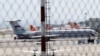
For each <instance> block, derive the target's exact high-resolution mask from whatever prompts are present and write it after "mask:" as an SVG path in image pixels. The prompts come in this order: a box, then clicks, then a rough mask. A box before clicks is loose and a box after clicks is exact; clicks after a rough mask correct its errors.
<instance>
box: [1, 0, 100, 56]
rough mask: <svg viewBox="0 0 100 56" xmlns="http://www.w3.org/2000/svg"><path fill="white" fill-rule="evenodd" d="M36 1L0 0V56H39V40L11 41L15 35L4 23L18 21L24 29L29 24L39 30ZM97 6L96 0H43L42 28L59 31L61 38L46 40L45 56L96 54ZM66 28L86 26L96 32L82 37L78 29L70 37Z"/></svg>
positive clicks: (99, 11)
mask: <svg viewBox="0 0 100 56" xmlns="http://www.w3.org/2000/svg"><path fill="white" fill-rule="evenodd" d="M40 2H41V0H0V56H41V42H40V39H27V40H26V39H18V40H14V37H16V34H15V33H14V30H13V29H12V27H11V25H10V24H9V22H7V21H15V20H21V21H20V22H19V24H20V25H21V26H22V27H23V28H25V30H26V31H31V30H30V25H33V26H35V27H36V28H37V30H38V31H40V30H41V22H40V21H41V20H40V17H41V15H40V14H41V13H40V6H41V3H40ZM99 5H100V0H47V2H45V9H46V26H47V29H46V30H50V31H51V30H53V33H54V34H55V31H58V33H57V34H61V36H60V37H61V38H59V37H58V38H56V39H51V40H49V41H47V42H46V49H47V56H50V55H51V56H100V50H99V49H100V48H99V47H100V44H99V43H100V39H99V33H100V31H99V29H100V16H99V15H100V6H99ZM73 24H74V26H73ZM75 24H76V25H75ZM49 26H51V27H49ZM51 28H52V29H51ZM69 28H70V29H77V30H79V29H80V28H81V29H84V30H85V29H87V28H88V29H92V30H94V31H93V32H95V31H96V32H97V33H95V34H94V35H96V36H92V37H91V35H88V36H87V37H84V34H82V33H80V32H79V33H78V34H77V33H76V34H77V35H73V34H72V35H73V36H72V35H71V34H67V33H64V31H63V30H65V31H66V30H70V29H69ZM77 30H76V31H77ZM85 31H86V30H85ZM73 32H74V30H73ZM62 33H63V34H62ZM84 33H85V32H84ZM90 33H91V32H90ZM74 34H75V33H74ZM78 37H79V38H78ZM90 38H93V39H90Z"/></svg>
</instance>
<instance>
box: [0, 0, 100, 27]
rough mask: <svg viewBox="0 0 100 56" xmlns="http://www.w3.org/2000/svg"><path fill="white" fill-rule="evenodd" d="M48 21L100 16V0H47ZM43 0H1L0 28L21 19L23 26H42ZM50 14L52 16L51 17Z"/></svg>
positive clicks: (66, 20)
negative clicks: (41, 10) (41, 7)
mask: <svg viewBox="0 0 100 56" xmlns="http://www.w3.org/2000/svg"><path fill="white" fill-rule="evenodd" d="M47 1H49V2H50V3H45V5H46V7H47V8H50V9H46V14H47V16H48V17H47V18H46V20H47V23H50V24H66V23H68V22H80V21H85V20H88V19H89V18H100V0H47ZM40 3H41V0H0V25H1V26H0V28H3V27H9V26H10V25H9V24H8V22H6V21H9V20H17V19H20V20H21V22H20V24H22V26H26V25H30V24H32V25H35V26H40V25H41V22H40V5H41V4H40ZM49 16H50V17H49Z"/></svg>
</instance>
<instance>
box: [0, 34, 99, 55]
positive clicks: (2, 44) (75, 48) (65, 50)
mask: <svg viewBox="0 0 100 56" xmlns="http://www.w3.org/2000/svg"><path fill="white" fill-rule="evenodd" d="M13 36H14V35H13V34H11V35H9V34H6V35H0V56H33V55H34V53H35V54H36V56H40V55H41V43H40V42H36V40H32V41H28V42H22V40H16V41H15V40H13ZM46 45H47V46H46V48H47V53H48V55H53V53H54V55H55V56H100V44H78V40H77V39H66V40H65V39H59V41H58V39H56V40H55V41H50V42H47V43H46Z"/></svg>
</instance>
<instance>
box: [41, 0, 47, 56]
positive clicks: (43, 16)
mask: <svg viewBox="0 0 100 56" xmlns="http://www.w3.org/2000/svg"><path fill="white" fill-rule="evenodd" d="M45 2H46V0H41V52H42V53H41V56H46V38H45Z"/></svg>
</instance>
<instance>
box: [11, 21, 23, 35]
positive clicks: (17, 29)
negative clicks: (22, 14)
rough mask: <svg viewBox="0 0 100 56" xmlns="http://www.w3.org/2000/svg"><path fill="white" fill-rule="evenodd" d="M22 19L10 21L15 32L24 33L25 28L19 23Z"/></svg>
mask: <svg viewBox="0 0 100 56" xmlns="http://www.w3.org/2000/svg"><path fill="white" fill-rule="evenodd" d="M19 21H20V20H16V21H9V23H10V25H11V27H12V28H13V31H14V33H15V34H23V33H25V29H24V28H23V27H21V26H20V25H19V23H18V22H19Z"/></svg>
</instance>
